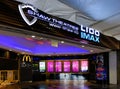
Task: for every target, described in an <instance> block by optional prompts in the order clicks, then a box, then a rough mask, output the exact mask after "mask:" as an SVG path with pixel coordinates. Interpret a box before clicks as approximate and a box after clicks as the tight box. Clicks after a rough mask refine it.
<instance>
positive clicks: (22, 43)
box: [0, 34, 89, 55]
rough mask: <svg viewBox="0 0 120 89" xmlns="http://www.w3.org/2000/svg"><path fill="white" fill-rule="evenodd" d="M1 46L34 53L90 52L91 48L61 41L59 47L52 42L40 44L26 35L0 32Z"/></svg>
mask: <svg viewBox="0 0 120 89" xmlns="http://www.w3.org/2000/svg"><path fill="white" fill-rule="evenodd" d="M0 47H2V48H7V49H12V50H15V51H20V52H28V53H32V54H38V55H39V54H42V55H46V54H81V53H89V50H86V49H83V48H79V47H76V46H72V45H68V44H62V43H59V44H58V47H53V46H51V44H50V43H48V42H46V43H44V44H38V43H37V42H36V41H33V40H27V39H26V38H24V37H16V36H7V35H1V34H0Z"/></svg>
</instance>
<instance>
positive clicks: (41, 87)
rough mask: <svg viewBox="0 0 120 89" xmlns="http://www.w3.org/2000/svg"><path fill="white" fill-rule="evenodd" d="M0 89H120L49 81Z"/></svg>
mask: <svg viewBox="0 0 120 89" xmlns="http://www.w3.org/2000/svg"><path fill="white" fill-rule="evenodd" d="M0 89H120V86H118V85H104V84H99V85H98V84H95V83H91V82H88V81H85V80H84V81H76V80H47V81H44V82H33V83H21V84H12V85H7V86H1V85H0Z"/></svg>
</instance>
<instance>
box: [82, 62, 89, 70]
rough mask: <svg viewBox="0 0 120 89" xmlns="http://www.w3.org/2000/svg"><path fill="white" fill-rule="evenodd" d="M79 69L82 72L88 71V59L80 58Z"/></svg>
mask: <svg viewBox="0 0 120 89" xmlns="http://www.w3.org/2000/svg"><path fill="white" fill-rule="evenodd" d="M81 71H82V72H87V71H88V61H87V60H82V61H81Z"/></svg>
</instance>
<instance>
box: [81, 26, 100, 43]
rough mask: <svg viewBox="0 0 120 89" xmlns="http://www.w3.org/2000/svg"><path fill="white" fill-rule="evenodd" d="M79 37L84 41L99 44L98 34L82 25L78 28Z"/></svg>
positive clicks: (96, 31)
mask: <svg viewBox="0 0 120 89" xmlns="http://www.w3.org/2000/svg"><path fill="white" fill-rule="evenodd" d="M80 37H81V38H82V39H85V40H89V41H93V42H97V43H99V42H100V32H99V31H98V30H95V29H93V28H88V27H85V26H83V25H81V26H80Z"/></svg>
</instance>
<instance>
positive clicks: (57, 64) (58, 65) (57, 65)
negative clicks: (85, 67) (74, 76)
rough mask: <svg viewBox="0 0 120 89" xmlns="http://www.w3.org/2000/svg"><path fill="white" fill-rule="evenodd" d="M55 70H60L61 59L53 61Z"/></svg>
mask: <svg viewBox="0 0 120 89" xmlns="http://www.w3.org/2000/svg"><path fill="white" fill-rule="evenodd" d="M55 72H62V62H61V61H56V62H55Z"/></svg>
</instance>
